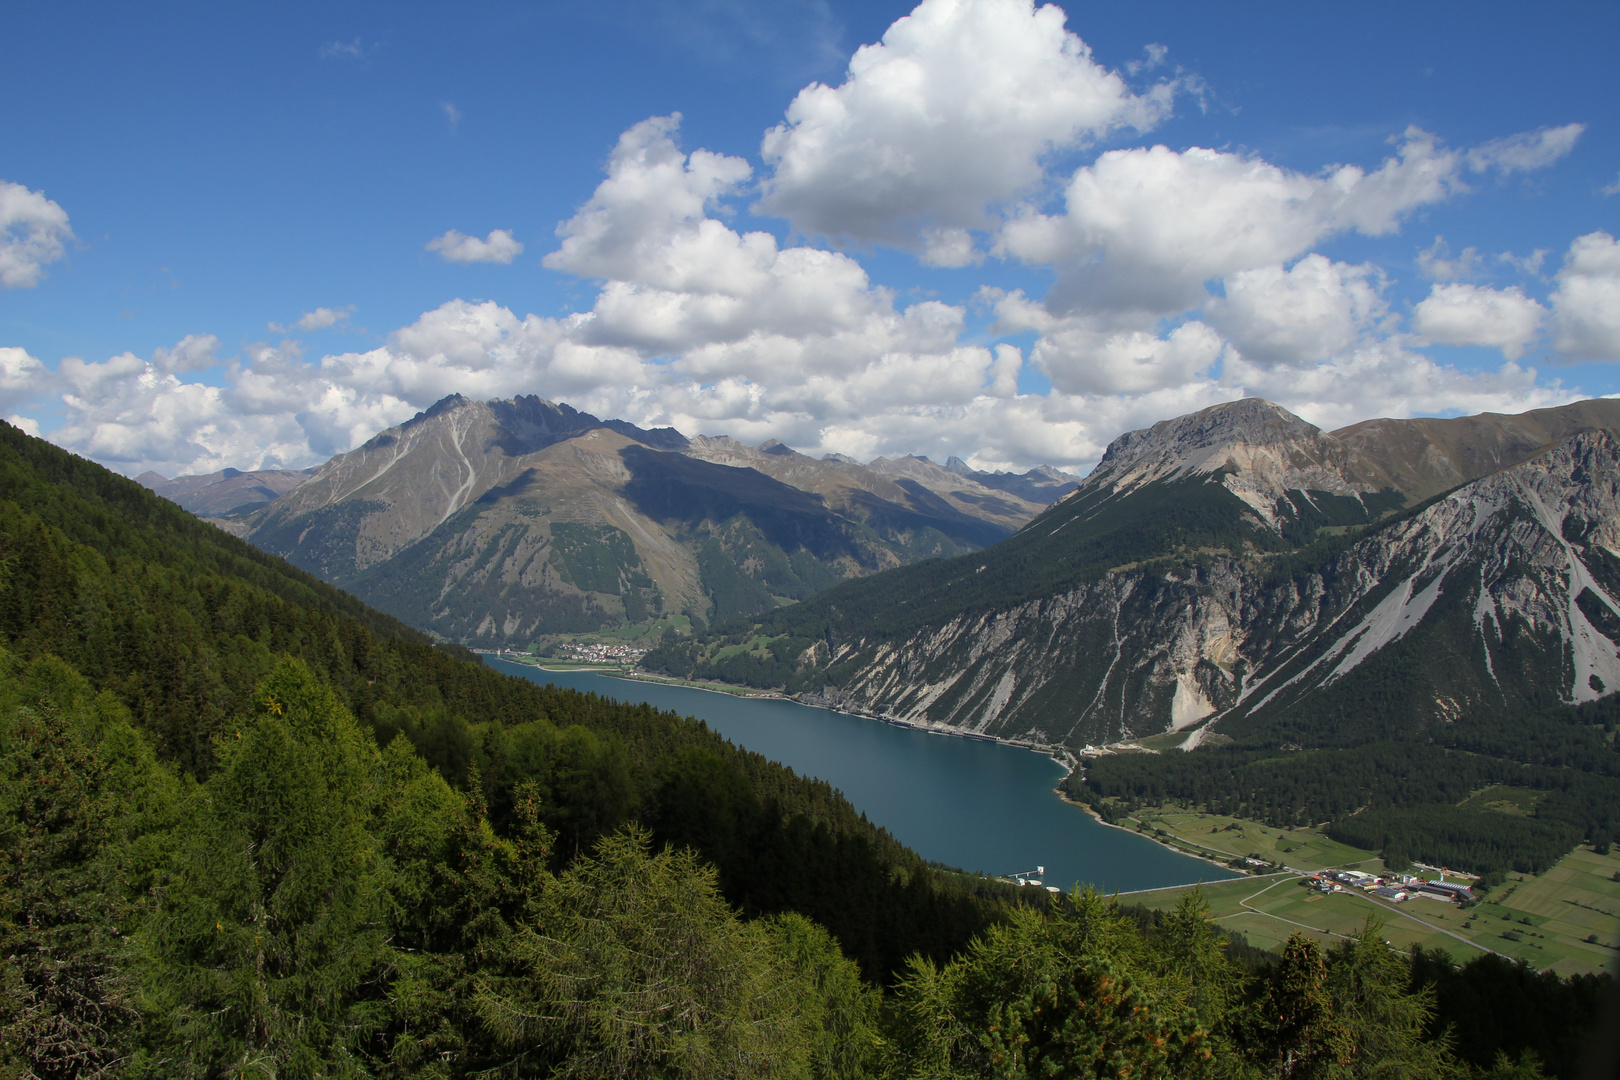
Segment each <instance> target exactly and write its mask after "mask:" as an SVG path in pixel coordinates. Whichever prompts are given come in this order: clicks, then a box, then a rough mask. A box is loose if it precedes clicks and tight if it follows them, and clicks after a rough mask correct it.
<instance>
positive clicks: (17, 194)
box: [0, 180, 73, 289]
mask: <svg viewBox="0 0 1620 1080" xmlns="http://www.w3.org/2000/svg"><path fill="white" fill-rule="evenodd" d="M72 239H73V230H72V229H71V228H69V227H68V216H67V211H66V210H63V209H62V208H61V207H60V206H58V205H57V204H56V203H54V202H52V201H51V200H50V199H47V198H46V197H45V194H44V192H41V191H29V190H28V189H27V188H25V187H23V186H22V185H21V184H14V183H11V182H10V181H8V180H0V288H4V289H32V288H33V287H34V286H35V285H37V284H39V279H40V278H41V277H43V276H44V273H45V269H44V268H45V265H46V264H47V263H53V262H55V261H56V260H57V259H60V258H61V257H62V254H63V251H64V246H65V245H66V243H67V242H68V241H70V240H72Z"/></svg>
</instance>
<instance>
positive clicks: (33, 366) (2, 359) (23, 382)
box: [0, 345, 51, 408]
mask: <svg viewBox="0 0 1620 1080" xmlns="http://www.w3.org/2000/svg"><path fill="white" fill-rule="evenodd" d="M50 386H51V373H50V372H48V371H47V370H45V365H44V364H42V363H40V362H39V360H38V359H37V358H35V357H33V356H30V355H29V354H28V350H26V349H19V348H17V347H16V346H15V345H6V346H0V408H14V407H16V406H18V405H21V404H23V403H24V402H27V401H30V400H32V399H33V398H35V397H37V396H38V395H39V394H40V393H41V392H43V391H45V390H47V389H48V388H49V387H50Z"/></svg>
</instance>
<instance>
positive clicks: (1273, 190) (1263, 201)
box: [998, 128, 1532, 315]
mask: <svg viewBox="0 0 1620 1080" xmlns="http://www.w3.org/2000/svg"><path fill="white" fill-rule="evenodd" d="M1501 141H1502V142H1507V143H1512V142H1513V140H1511V139H1509V140H1501ZM1487 145H1489V144H1487ZM1513 145H1515V146H1516V145H1517V143H1513ZM1469 160H1470V159H1469V155H1468V153H1465V152H1463V151H1458V150H1451V149H1447V148H1446V147H1444V146H1442V145H1441V144H1440V143H1439V141H1438V140H1436V139H1435V137H1434V136H1432V135H1430V134H1428V133H1427V132H1424V131H1421V130H1419V129H1417V128H1408V129H1407V131H1406V132H1405V133H1404V135H1402V137H1401V141H1400V143H1399V145H1398V146H1397V149H1396V153H1395V154H1394V156H1392V157H1390V158H1389V159H1387V160H1386V161H1384V162H1383V164H1382V165H1380V166H1379V167H1378V168H1377V169H1374V170H1372V171H1371V172H1369V171H1366V170H1364V169H1362V168H1360V167H1359V166H1355V165H1341V166H1336V167H1334V168H1332V169H1329V170H1327V171H1325V172H1323V173H1321V174H1319V175H1315V176H1312V175H1307V174H1305V173H1299V172H1294V171H1292V170H1289V169H1284V168H1281V167H1280V166H1277V165H1273V164H1271V163H1269V162H1266V161H1263V160H1260V159H1258V158H1254V157H1246V156H1243V155H1240V154H1233V153H1228V152H1225V151H1218V150H1208V149H1202V148H1198V147H1193V148H1191V149H1188V150H1185V151H1174V150H1171V149H1169V148H1168V147H1165V146H1154V147H1144V148H1133V149H1124V150H1111V151H1108V152H1107V153H1105V154H1103V155H1102V156H1101V157H1099V158H1098V159H1097V161H1096V162H1095V163H1093V164H1091V165H1088V166H1085V167H1083V168H1081V169H1079V170H1077V171H1076V172H1075V174H1074V176H1073V178H1072V179H1071V180H1070V182H1069V184H1068V186H1067V189H1066V190H1065V192H1064V211H1063V212H1062V213H1058V214H1046V213H1042V212H1040V211H1039V210H1036V209H1033V208H1026V209H1025V210H1024V211H1023V212H1022V213H1020V214H1019V215H1017V216H1016V217H1014V218H1013V219H1012V220H1010V221H1008V222H1007V223H1006V225H1005V226H1004V227H1003V228H1002V230H1001V233H1000V237H999V241H998V249H999V250H1000V251H1002V252H1004V253H1006V254H1008V255H1011V256H1013V257H1015V258H1018V259H1021V260H1023V261H1024V262H1027V263H1032V264H1038V265H1052V266H1056V267H1057V268H1058V271H1059V278H1058V282H1057V284H1056V285H1055V286H1054V288H1053V290H1052V293H1051V295H1050V296H1049V297H1048V300H1047V303H1048V306H1050V307H1052V308H1053V309H1054V310H1058V311H1091V312H1101V311H1122V312H1130V311H1135V312H1140V313H1146V314H1151V315H1169V314H1174V313H1177V312H1181V311H1185V310H1188V309H1190V308H1194V307H1197V306H1198V305H1199V304H1200V303H1201V302H1202V301H1203V299H1204V296H1205V293H1204V288H1203V286H1204V283H1205V282H1207V281H1209V280H1211V279H1213V278H1219V277H1224V276H1226V275H1229V274H1234V273H1237V272H1239V271H1243V270H1252V269H1256V268H1258V267H1262V266H1268V265H1273V264H1276V263H1283V262H1288V261H1289V260H1292V259H1294V258H1297V257H1298V256H1300V255H1302V254H1305V253H1306V252H1307V251H1309V250H1310V248H1311V247H1313V246H1314V245H1315V244H1317V243H1318V242H1320V241H1322V240H1324V239H1326V238H1328V237H1330V236H1333V235H1335V234H1338V233H1344V232H1351V231H1355V232H1360V233H1363V234H1365V235H1369V236H1378V235H1383V234H1386V233H1390V232H1393V231H1394V230H1396V229H1397V228H1398V226H1399V224H1400V222H1401V220H1402V219H1403V218H1404V217H1406V216H1407V215H1408V214H1410V213H1411V212H1412V211H1414V210H1416V209H1418V208H1419V207H1422V206H1426V205H1429V204H1433V203H1437V202H1441V201H1443V200H1445V199H1447V198H1450V197H1451V196H1452V195H1453V194H1455V193H1458V192H1460V191H1462V190H1464V187H1463V182H1462V175H1463V173H1464V172H1465V166H1467V165H1468V162H1469ZM1479 160H1481V161H1484V162H1487V163H1494V164H1492V166H1491V167H1497V168H1503V169H1506V168H1508V167H1509V164H1511V165H1512V167H1513V168H1523V167H1529V166H1528V165H1527V164H1524V162H1527V161H1530V160H1532V158H1531V155H1529V154H1528V152H1527V153H1525V154H1521V155H1519V156H1517V157H1515V156H1513V155H1511V154H1509V153H1507V152H1506V151H1492V152H1491V153H1489V154H1484V153H1482V152H1481V156H1480V159H1479Z"/></svg>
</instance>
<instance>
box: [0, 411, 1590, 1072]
mask: <svg viewBox="0 0 1620 1080" xmlns="http://www.w3.org/2000/svg"><path fill="white" fill-rule="evenodd" d="M957 880H958V879H955V878H954V877H952V876H948V875H943V874H940V873H937V872H935V871H931V870H929V869H928V868H927V867H925V866H924V865H923V864H922V863H921V862H920V861H919V860H918V859H917V858H916V856H915V855H914V854H912V853H911V852H909V851H908V850H906V849H905V848H903V847H902V846H901V845H899V844H897V843H895V842H894V841H893V840H892V839H891V838H890V837H888V836H887V835H885V834H884V833H882V832H881V831H879V830H876V829H874V828H873V827H871V826H870V825H869V824H867V823H866V822H865V821H864V819H862V818H861V817H860V816H859V814H858V813H857V812H856V811H855V809H854V808H852V807H850V806H849V804H848V803H847V802H845V801H844V800H843V799H842V798H841V797H840V796H839V795H838V794H837V793H836V792H833V791H831V790H830V789H829V788H827V786H826V785H824V784H820V783H817V782H813V781H808V780H805V779H803V778H800V777H797V776H795V775H794V774H793V773H792V772H791V771H789V770H787V769H784V768H782V767H781V766H778V765H775V764H774V763H771V762H769V761H766V760H764V759H763V758H760V757H759V756H758V755H753V754H749V753H746V752H744V751H741V750H739V749H738V748H736V747H734V746H732V745H730V744H729V743H727V742H725V741H724V740H722V739H720V738H718V737H717V736H716V735H715V734H714V733H712V732H710V731H708V730H707V729H706V728H704V727H703V725H701V724H699V723H697V722H695V721H692V720H689V719H682V718H680V717H676V716H673V715H670V714H665V713H659V712H656V711H654V710H652V709H650V708H646V707H634V706H624V705H619V704H617V703H613V702H610V701H606V700H603V699H601V698H597V697H594V696H585V695H580V694H576V693H572V692H568V691H559V690H556V689H553V688H550V687H544V686H539V685H536V684H533V683H529V682H527V681H524V680H516V679H510V678H507V677H504V676H501V675H499V674H497V673H495V672H493V671H491V670H489V669H487V668H484V667H483V666H482V665H480V664H478V663H477V662H476V660H475V659H473V658H472V657H470V655H469V654H467V653H466V652H465V650H461V649H459V648H454V647H450V648H444V647H435V646H434V645H432V644H431V643H430V642H429V641H427V640H426V639H424V638H423V637H422V636H421V635H419V634H417V633H415V632H413V631H411V630H409V629H407V628H405V627H404V626H402V625H400V624H399V623H397V622H395V621H393V620H391V619H389V618H387V617H385V616H382V615H379V614H377V613H375V612H373V611H371V610H369V609H367V608H365V607H363V606H362V605H360V604H358V603H357V602H355V601H354V600H352V599H351V598H349V597H346V596H345V595H344V594H342V593H340V592H337V591H336V590H333V589H331V588H329V587H327V586H324V585H322V584H320V583H319V582H316V581H314V580H313V579H311V578H309V577H308V576H306V575H304V574H301V573H299V572H297V571H295V570H292V569H291V568H289V567H288V566H287V565H286V564H284V563H282V562H281V561H279V560H277V559H274V558H270V557H267V556H264V555H262V554H260V553H258V552H255V551H254V550H253V549H251V548H249V547H247V546H246V545H243V544H240V543H238V542H237V541H235V540H233V539H231V538H230V537H228V536H226V535H225V534H223V533H220V532H219V531H217V530H215V529H213V527H212V526H208V525H204V524H202V523H200V522H197V521H196V520H194V519H192V518H190V517H189V516H188V515H186V514H184V513H183V512H181V511H179V510H178V509H177V508H175V507H173V506H171V505H169V504H166V503H164V502H162V501H161V500H158V499H156V498H154V497H152V496H150V495H149V494H148V493H146V492H144V491H143V490H142V489H140V488H138V487H137V486H136V485H134V484H133V483H132V482H129V481H125V480H122V479H120V478H118V477H116V476H113V475H112V474H110V473H107V472H105V471H104V470H101V469H99V468H98V467H96V466H94V465H91V464H89V463H87V462H83V461H81V460H78V459H75V458H72V457H71V456H69V455H67V454H65V453H63V452H61V451H59V450H57V449H55V448H54V447H51V446H49V445H47V444H45V443H43V442H40V441H38V440H34V439H30V438H28V437H27V436H24V435H22V434H21V433H19V432H17V431H15V430H14V429H11V428H9V427H0V1077H6V1078H10V1077H19V1078H21V1077H51V1078H55V1077H98V1076H108V1077H110V1076H128V1077H218V1076H233V1077H236V1076H250V1077H264V1078H268V1077H331V1076H354V1077H360V1076H391V1077H392V1076H397V1077H424V1078H425V1077H435V1078H439V1077H461V1076H469V1077H470V1076H481V1077H496V1076H510V1077H519V1076H536V1077H538V1076H589V1077H649V1078H651V1077H674V1076H681V1077H704V1078H708V1077H757V1076H790V1077H860V1076H885V1077H923V1076H928V1077H944V1076H985V1075H994V1076H1037V1075H1048V1076H1057V1075H1064V1076H1111V1077H1126V1076H1130V1077H1242V1076H1255V1077H1262V1076H1289V1077H1305V1076H1329V1075H1333V1076H1337V1075H1385V1074H1387V1075H1401V1076H1410V1077H1464V1076H1472V1075H1490V1076H1495V1077H1504V1078H1505V1077H1507V1076H1510V1075H1511V1076H1531V1077H1533V1076H1536V1075H1539V1073H1538V1072H1537V1070H1536V1069H1535V1067H1534V1066H1533V1065H1532V1064H1529V1063H1528V1061H1529V1058H1528V1057H1527V1055H1529V1054H1532V1053H1533V1054H1536V1055H1539V1056H1540V1058H1541V1059H1542V1060H1545V1061H1548V1062H1549V1063H1555V1064H1557V1065H1561V1064H1562V1063H1563V1062H1564V1061H1567V1060H1573V1059H1574V1051H1573V1050H1572V1049H1571V1047H1572V1046H1573V1045H1574V1044H1575V1043H1576V1042H1578V1041H1579V1037H1580V1034H1581V1032H1582V1030H1583V1029H1584V1028H1585V1027H1588V1026H1590V1023H1591V1013H1592V1009H1593V1007H1594V1006H1593V1004H1592V999H1593V998H1594V996H1595V995H1594V994H1591V993H1587V992H1586V990H1585V989H1583V988H1584V987H1585V984H1581V987H1576V988H1575V990H1577V991H1579V992H1572V989H1571V987H1572V985H1573V984H1567V983H1564V982H1561V981H1559V980H1556V979H1554V980H1551V981H1550V982H1549V981H1547V980H1542V981H1541V982H1537V981H1535V980H1524V979H1521V980H1519V982H1518V983H1517V984H1516V985H1515V994H1517V995H1518V997H1517V998H1516V999H1515V1000H1516V1001H1529V1002H1531V1003H1532V1004H1533V1005H1534V1006H1535V1007H1536V1008H1537V1009H1539V1010H1540V1011H1539V1012H1537V1013H1536V1015H1543V1014H1545V1015H1549V1016H1550V1015H1553V1014H1554V1013H1556V1014H1557V1015H1558V1016H1559V1017H1560V1018H1561V1020H1562V1023H1561V1025H1560V1024H1557V1023H1549V1024H1543V1025H1541V1026H1540V1027H1538V1028H1536V1029H1534V1030H1525V1031H1522V1032H1517V1033H1508V1034H1507V1035H1501V1034H1500V1033H1498V1035H1499V1037H1498V1039H1497V1043H1496V1044H1495V1046H1494V1049H1500V1050H1502V1051H1504V1052H1506V1053H1507V1054H1508V1055H1510V1056H1511V1057H1512V1058H1513V1059H1514V1061H1509V1060H1508V1059H1502V1060H1501V1061H1500V1062H1498V1061H1497V1059H1495V1058H1494V1057H1493V1058H1492V1059H1491V1060H1490V1061H1487V1062H1484V1063H1483V1067H1482V1068H1476V1067H1475V1066H1474V1065H1471V1064H1470V1063H1469V1061H1468V1060H1464V1058H1463V1057H1461V1056H1459V1055H1458V1054H1456V1053H1454V1052H1453V1051H1452V1050H1451V1049H1450V1048H1449V1044H1448V1041H1447V1039H1446V1037H1445V1036H1444V1034H1443V1033H1441V1034H1439V1036H1438V1037H1436V1034H1437V1032H1443V1029H1444V1027H1445V1025H1446V1023H1447V1022H1448V1021H1447V1019H1446V1014H1445V1012H1444V1011H1443V1010H1444V1009H1445V1008H1446V1007H1447V1006H1446V1005H1445V1004H1444V1003H1445V1002H1447V1001H1452V1000H1455V1001H1460V1002H1464V1003H1473V1002H1475V1001H1477V995H1479V994H1480V993H1482V992H1484V993H1487V994H1488V990H1482V987H1483V986H1486V985H1487V984H1486V983H1484V982H1482V981H1481V980H1478V979H1470V978H1469V977H1468V975H1467V972H1468V970H1469V969H1464V971H1463V972H1458V971H1457V970H1456V969H1454V968H1450V967H1447V966H1445V965H1444V963H1443V961H1440V960H1437V959H1435V958H1429V959H1428V961H1427V966H1426V967H1424V968H1423V969H1422V970H1421V971H1418V970H1417V969H1414V968H1413V967H1412V965H1411V964H1409V963H1408V962H1407V961H1405V960H1403V959H1402V958H1400V957H1399V956H1396V955H1394V954H1392V953H1390V952H1388V951H1387V950H1386V949H1385V948H1384V947H1383V944H1382V942H1381V941H1380V940H1379V938H1378V936H1377V931H1376V928H1374V927H1369V928H1368V929H1367V931H1366V932H1365V933H1363V934H1362V935H1360V936H1359V937H1357V938H1355V939H1354V940H1351V941H1349V942H1347V943H1345V944H1344V945H1343V946H1341V947H1337V948H1335V949H1333V950H1330V951H1324V950H1322V949H1321V948H1319V947H1318V946H1316V945H1315V944H1313V943H1311V942H1309V941H1306V940H1304V939H1303V938H1301V939H1298V940H1296V941H1294V942H1291V943H1290V945H1289V948H1288V951H1287V954H1286V955H1285V956H1283V957H1281V958H1279V959H1276V960H1274V961H1271V962H1269V963H1266V964H1262V965H1261V967H1259V968H1258V969H1255V968H1251V967H1248V966H1245V965H1243V964H1240V963H1238V962H1236V960H1235V959H1234V955H1235V954H1232V953H1230V952H1229V950H1228V948H1227V943H1226V939H1225V937H1224V936H1223V935H1222V934H1221V933H1220V932H1219V931H1218V930H1216V928H1215V927H1214V925H1213V923H1212V922H1211V921H1210V920H1209V918H1208V915H1207V911H1206V910H1204V909H1203V908H1202V906H1201V901H1200V900H1199V898H1198V897H1197V896H1196V895H1194V896H1193V897H1191V898H1189V899H1188V900H1187V901H1186V902H1185V903H1184V904H1183V905H1182V907H1181V908H1179V909H1177V910H1176V911H1175V912H1173V913H1170V914H1169V915H1166V916H1160V917H1157V918H1143V917H1139V916H1138V915H1133V914H1132V913H1130V912H1127V911H1125V910H1124V909H1122V908H1120V907H1119V906H1118V905H1117V904H1116V903H1114V902H1113V901H1110V900H1107V899H1105V898H1102V897H1098V896H1095V895H1085V896H1079V897H1075V898H1071V899H1067V900H1060V901H1052V902H1050V903H1044V902H1043V903H1041V904H1038V905H1036V904H1030V903H1019V902H1016V901H1015V900H1014V899H1012V898H1011V897H1012V890H1011V889H1010V888H998V887H996V886H995V885H993V884H992V883H983V884H982V885H980V886H977V887H974V888H967V887H963V886H961V885H959V884H956V881H957ZM1040 895H1041V898H1042V900H1043V901H1044V899H1045V894H1040ZM1236 955H1246V954H1242V953H1241V951H1239V953H1238V954H1236ZM1418 976H1421V978H1422V979H1425V980H1427V983H1423V985H1427V984H1428V983H1433V984H1434V985H1436V986H1437V987H1438V988H1439V989H1438V991H1432V990H1414V978H1417V977H1418ZM1583 994H1584V995H1585V996H1582V995H1583ZM1437 1004H1439V1006H1440V1008H1439V1009H1437V1007H1436V1006H1437ZM1521 1059H1522V1060H1521ZM1515 1062H1517V1064H1515ZM1491 1070H1494V1071H1491ZM1513 1070H1517V1071H1513ZM1558 1075H1567V1073H1565V1072H1562V1071H1559V1072H1558Z"/></svg>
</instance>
